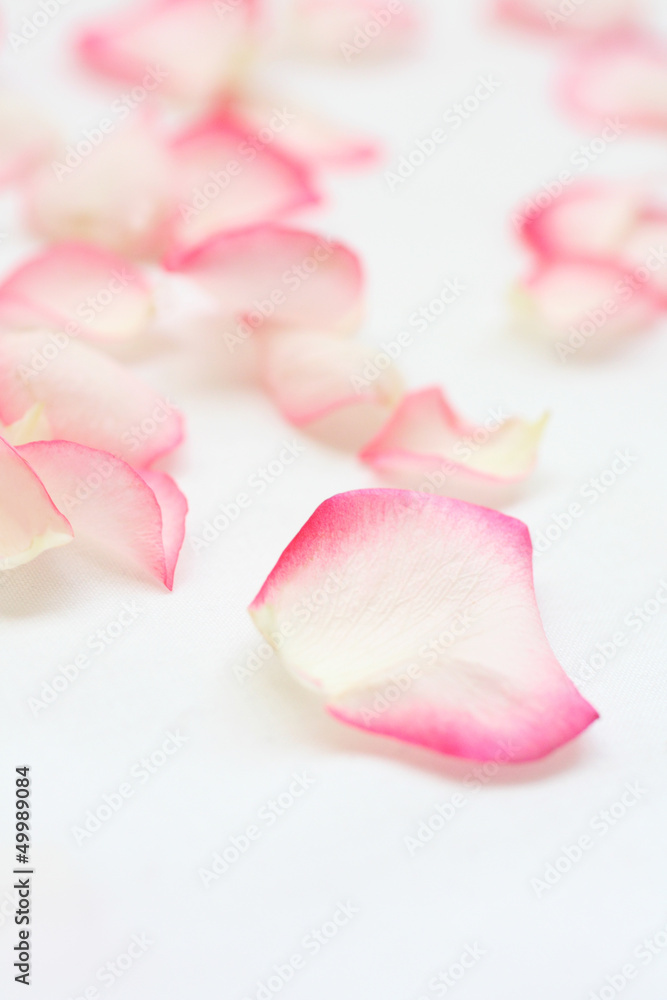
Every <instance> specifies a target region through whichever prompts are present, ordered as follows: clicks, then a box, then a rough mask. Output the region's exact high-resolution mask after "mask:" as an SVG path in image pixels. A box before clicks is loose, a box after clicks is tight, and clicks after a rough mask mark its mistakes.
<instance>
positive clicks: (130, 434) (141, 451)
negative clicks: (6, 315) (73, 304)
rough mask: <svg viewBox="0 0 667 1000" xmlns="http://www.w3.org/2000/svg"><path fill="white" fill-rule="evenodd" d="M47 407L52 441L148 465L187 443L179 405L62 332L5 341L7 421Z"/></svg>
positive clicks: (1, 366) (2, 385)
mask: <svg viewBox="0 0 667 1000" xmlns="http://www.w3.org/2000/svg"><path fill="white" fill-rule="evenodd" d="M35 403H41V404H42V406H43V412H44V417H45V419H46V422H47V425H48V427H49V428H50V434H49V437H54V438H64V439H65V440H70V441H76V442H78V443H79V444H84V445H88V446H89V447H91V448H99V449H101V450H104V451H110V452H113V454H115V455H118V456H119V457H121V458H125V459H127V460H128V461H130V462H131V463H132V464H133V465H135V466H143V465H148V464H149V463H151V462H153V461H155V459H156V458H158V456H160V455H163V454H165V453H166V452H168V451H171V450H172V449H173V448H175V447H176V446H177V445H178V444H179V443H180V442H181V440H182V437H183V427H182V418H181V415H180V414H179V413H178V411H177V410H175V409H174V407H173V405H172V404H171V403H170V402H169V401H167V400H164V399H161V398H160V396H159V395H158V394H157V393H156V392H155V391H154V390H153V389H151V388H150V387H149V386H148V385H146V384H144V383H143V382H142V381H141V380H140V379H138V378H137V377H136V376H135V375H133V374H132V373H131V372H130V371H128V369H127V368H126V367H124V366H123V365H121V364H119V363H118V362H117V361H114V360H113V359H111V358H109V357H107V356H106V355H104V354H101V353H100V352H98V351H96V350H95V349H94V348H92V347H89V346H88V345H87V344H83V343H80V342H78V341H76V340H71V339H70V338H69V337H68V336H67V335H66V334H64V333H61V332H53V333H44V332H41V333H19V334H0V420H1V421H2V423H3V424H4V425H9V424H13V423H14V422H15V421H18V420H20V419H21V418H22V417H24V415H25V414H26V413H27V412H28V411H29V410H30V409H31V407H33V406H34V404H35Z"/></svg>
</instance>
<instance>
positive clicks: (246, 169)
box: [172, 115, 319, 253]
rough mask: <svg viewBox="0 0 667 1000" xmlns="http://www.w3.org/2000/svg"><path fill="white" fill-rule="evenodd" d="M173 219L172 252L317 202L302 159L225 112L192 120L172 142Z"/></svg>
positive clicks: (277, 217) (272, 220) (269, 220)
mask: <svg viewBox="0 0 667 1000" xmlns="http://www.w3.org/2000/svg"><path fill="white" fill-rule="evenodd" d="M172 157H173V163H174V167H175V170H176V175H177V182H176V184H177V189H176V198H177V219H176V222H175V232H174V243H173V244H172V252H173V253H177V252H178V251H180V250H185V249H187V248H189V247H193V246H196V245H197V244H198V243H201V242H203V241H204V240H206V239H207V238H208V237H210V236H212V235H213V234H215V233H218V232H220V231H221V230H230V229H236V228H241V227H244V226H251V225H256V224H257V223H260V222H275V221H277V220H279V219H282V218H284V217H285V216H286V215H289V214H290V213H292V212H295V211H297V210H298V209H301V208H304V207H306V206H308V205H314V204H317V202H318V201H319V196H318V194H317V193H316V192H315V190H314V188H313V185H312V179H311V177H310V174H309V172H308V170H307V169H306V167H305V166H304V164H303V163H301V162H299V161H297V160H295V159H292V158H291V157H289V156H287V155H286V154H285V153H283V152H281V150H280V149H279V148H278V146H277V144H276V143H274V142H266V143H264V142H262V141H260V140H258V139H256V138H255V137H254V136H253V135H252V133H251V132H248V131H247V130H246V129H244V127H243V126H242V125H241V124H239V123H238V122H236V121H235V120H234V119H233V118H232V117H231V116H229V115H218V116H215V117H213V118H209V119H207V120H206V121H204V122H201V123H200V124H198V125H195V126H194V127H192V128H191V129H189V130H188V131H187V132H185V133H184V134H183V135H181V136H180V137H179V138H177V139H176V140H175V141H174V143H173V145H172Z"/></svg>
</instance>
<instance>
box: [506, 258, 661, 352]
mask: <svg viewBox="0 0 667 1000" xmlns="http://www.w3.org/2000/svg"><path fill="white" fill-rule="evenodd" d="M514 304H515V308H516V319H517V322H518V324H519V326H520V327H521V328H522V329H523V330H525V331H526V332H527V333H528V334H530V335H531V336H537V337H540V338H542V339H544V340H546V341H547V342H548V343H551V344H552V345H553V346H554V348H555V350H556V353H557V354H558V356H559V358H560V359H561V360H563V361H565V360H567V359H568V358H569V357H571V356H572V355H574V354H577V353H578V352H580V351H581V352H582V354H584V353H589V352H590V353H597V352H600V351H602V350H605V349H607V348H608V347H610V346H612V345H614V344H616V342H617V341H619V340H621V339H622V338H624V337H626V336H628V335H629V334H633V333H636V332H638V331H640V330H644V329H646V328H648V327H650V326H651V324H652V323H653V322H654V321H655V319H656V318H657V316H658V315H659V312H660V310H661V308H662V306H661V303H660V301H659V299H658V298H657V297H656V295H655V293H654V292H653V291H652V290H651V286H650V285H649V284H648V283H646V282H644V281H642V280H640V279H638V278H637V276H636V275H635V274H634V273H633V272H632V271H629V270H626V269H623V268H621V267H616V266H614V265H611V264H604V263H596V262H585V261H572V262H569V261H562V262H561V261H555V262H554V263H545V264H541V265H540V266H539V267H538V268H537V269H536V270H535V271H534V273H533V274H532V275H531V276H530V277H529V278H528V279H527V280H526V281H525V282H524V283H523V284H522V285H521V286H520V288H519V289H518V290H517V291H516V293H515V295H514Z"/></svg>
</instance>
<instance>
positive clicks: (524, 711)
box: [250, 490, 597, 761]
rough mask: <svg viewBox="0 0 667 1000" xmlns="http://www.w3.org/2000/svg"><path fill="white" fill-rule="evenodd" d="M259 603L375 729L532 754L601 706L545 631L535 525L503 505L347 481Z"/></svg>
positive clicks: (267, 625) (267, 627)
mask: <svg viewBox="0 0 667 1000" xmlns="http://www.w3.org/2000/svg"><path fill="white" fill-rule="evenodd" d="M304 608H307V609H308V614H307V615H305V614H301V613H300V610H299V609H304ZM250 612H251V614H252V617H253V618H254V620H255V623H256V624H257V626H258V628H259V629H260V631H261V632H262V634H263V635H264V636H265V637H266V639H267V640H268V641H269V642H270V643H271V644H272V645H273V646H274V647H275V648H276V649H277V650H278V653H279V656H280V659H281V660H282V662H283V664H284V666H285V667H286V668H287V669H288V670H289V671H290V672H291V673H292V674H293V675H294V676H295V677H297V678H298V679H299V680H300V681H301V682H302V683H304V684H305V685H307V686H309V687H311V688H313V689H315V690H316V691H318V692H319V693H320V694H321V695H322V696H323V697H324V699H325V700H326V703H327V706H328V709H329V711H330V712H331V713H332V714H333V715H334V716H336V717H337V718H339V719H342V720H343V721H345V722H348V723H350V724H352V725H355V726H359V727H361V728H365V729H368V730H370V731H372V732H376V733H382V734H384V735H387V736H392V737H395V738H397V739H401V740H405V741H406V742H409V743H416V744H421V745H423V746H426V747H430V748H431V749H434V750H438V751H440V752H442V753H447V754H453V755H456V756H460V757H469V758H473V759H476V760H491V759H498V760H508V761H525V760H533V759H536V758H539V757H542V756H544V755H545V754H547V753H549V752H550V751H552V750H554V749H556V748H557V747H559V746H561V745H562V744H564V743H566V742H568V741H569V740H571V739H572V738H573V737H575V736H577V735H578V734H579V733H581V732H582V731H583V730H584V729H585V728H586V727H587V726H588V725H590V723H591V722H593V721H594V720H595V719H596V718H597V713H596V711H595V709H593V708H592V707H591V705H589V704H588V703H587V702H586V701H585V700H584V699H583V698H582V697H581V695H580V694H579V693H578V692H577V690H576V688H575V686H574V685H573V684H572V682H571V681H570V680H569V679H568V677H567V676H566V675H565V673H564V672H563V670H562V668H561V667H560V665H559V663H558V661H557V659H556V657H555V656H554V654H553V652H552V650H551V648H550V647H549V644H548V641H547V639H546V636H545V634H544V629H543V626H542V622H541V619H540V613H539V610H538V608H537V603H536V600H535V591H534V586H533V574H532V545H531V541H530V536H529V534H528V529H527V528H526V526H525V525H524V524H522V523H521V522H520V521H516V520H515V519H514V518H510V517H506V516H505V515H503V514H500V513H498V512H497V511H491V510H487V509H486V508H483V507H476V506H473V505H471V504H466V503H463V502H461V501H458V500H451V499H448V498H444V497H439V496H428V495H427V494H424V493H415V492H408V491H402V490H360V491H357V492H353V493H343V494H339V495H338V496H335V497H332V498H331V499H329V500H326V501H325V502H324V503H323V504H321V506H320V507H318V509H317V510H316V511H315V513H314V514H313V516H312V517H311V518H310V520H309V521H308V522H307V523H306V524H305V526H304V527H303V528H302V529H301V531H300V532H299V533H298V535H297V536H296V538H295V539H294V540H293V541H292V542H291V543H290V545H288V547H287V548H286V549H285V551H284V552H283V554H282V556H281V557H280V559H279V560H278V563H277V564H276V566H275V567H274V569H273V570H272V571H271V573H270V574H269V577H268V579H267V580H266V583H265V584H264V586H263V587H262V589H261V590H260V592H259V594H258V595H257V597H256V598H255V600H254V601H253V603H252V604H251V606H250ZM501 755H504V756H501Z"/></svg>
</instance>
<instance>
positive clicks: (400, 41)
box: [293, 0, 417, 63]
mask: <svg viewBox="0 0 667 1000" xmlns="http://www.w3.org/2000/svg"><path fill="white" fill-rule="evenodd" d="M416 26H417V16H416V13H415V11H414V9H413V8H412V7H411V5H410V4H409V3H408V2H407V0H402V2H398V0H389V2H388V0H293V35H294V41H293V46H294V47H295V48H296V50H297V51H298V52H299V53H300V54H302V55H305V56H308V57H309V58H311V59H317V60H321V59H335V60H341V59H342V60H344V61H345V62H347V63H355V62H357V61H362V60H364V61H377V60H381V59H387V58H391V57H393V56H396V55H399V54H402V53H403V52H405V51H406V49H408V48H409V47H410V44H411V42H412V40H413V37H414V34H415V29H416Z"/></svg>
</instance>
